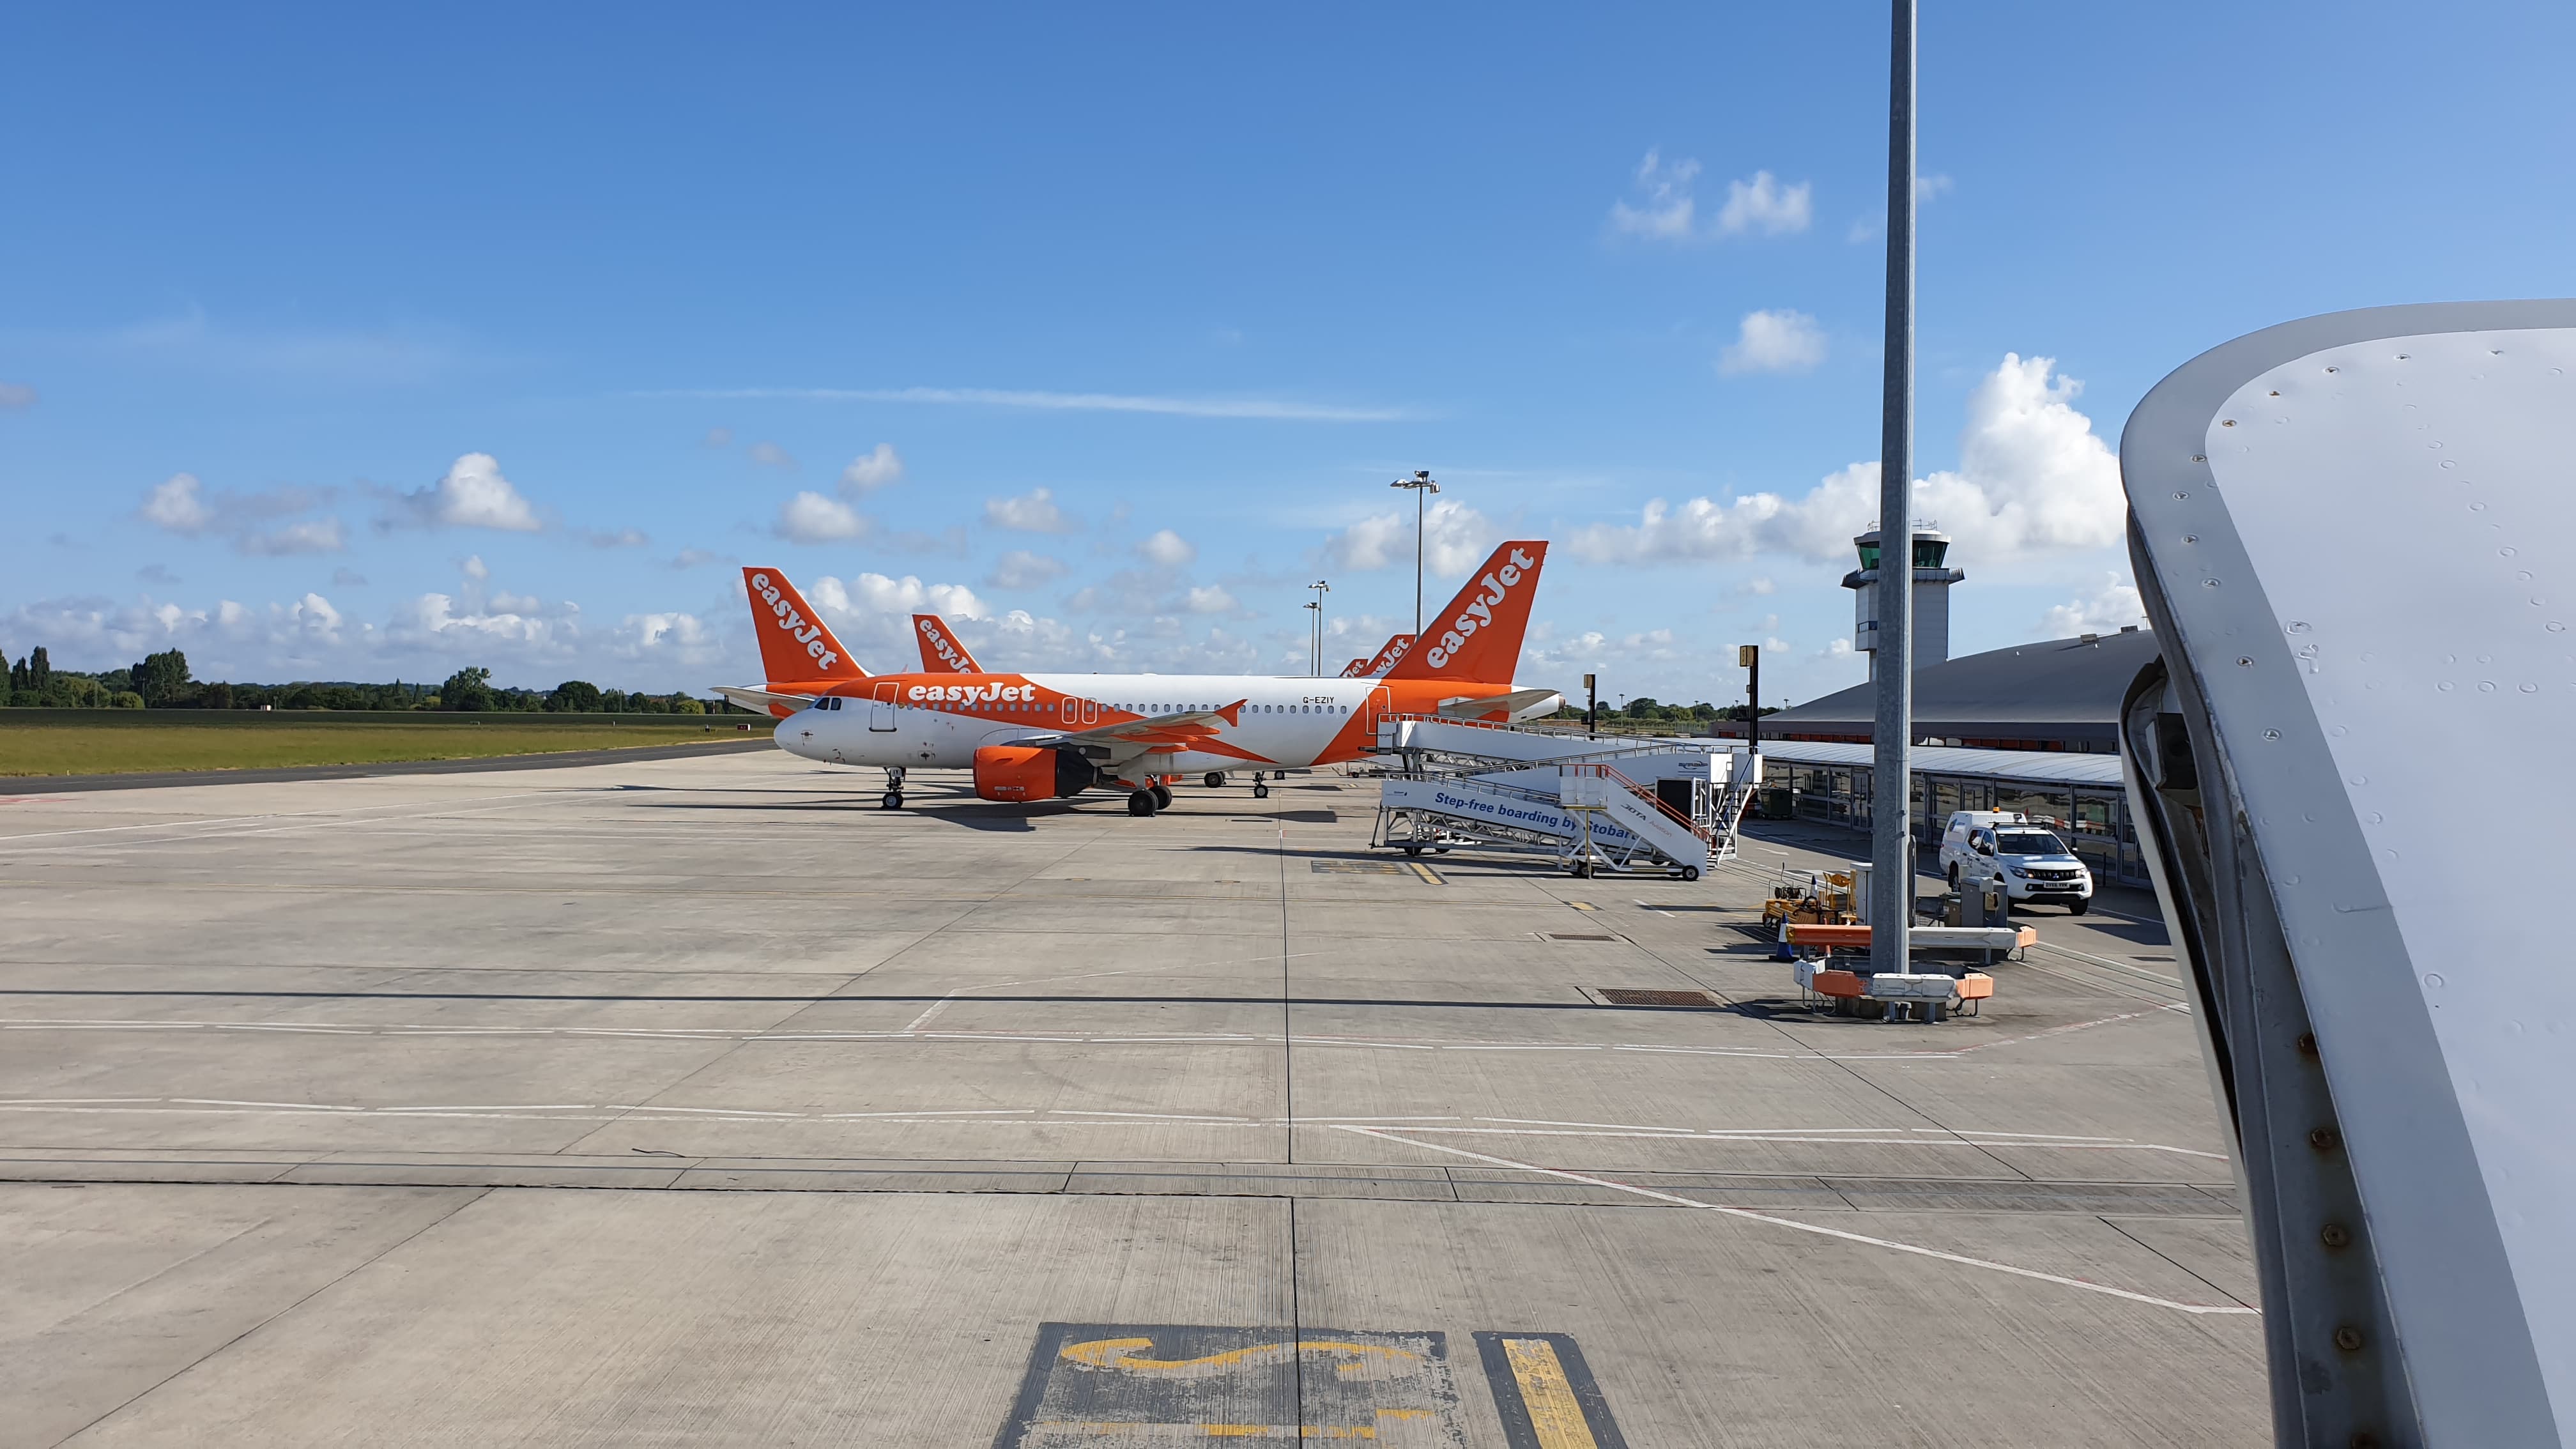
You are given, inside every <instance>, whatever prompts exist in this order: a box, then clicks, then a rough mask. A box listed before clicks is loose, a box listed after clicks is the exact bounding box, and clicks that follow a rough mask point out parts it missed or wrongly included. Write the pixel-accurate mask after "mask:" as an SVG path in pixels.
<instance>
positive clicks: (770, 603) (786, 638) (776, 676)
mask: <svg viewBox="0 0 2576 1449" xmlns="http://www.w3.org/2000/svg"><path fill="white" fill-rule="evenodd" d="M742 585H743V588H744V589H746V590H748V591H749V592H750V595H751V629H752V632H753V633H754V634H756V635H758V636H759V638H760V667H761V671H762V672H763V673H765V674H767V675H768V676H769V687H770V688H771V689H790V688H793V687H795V686H798V685H803V686H806V687H808V688H813V689H820V688H822V687H823V686H826V685H830V684H834V683H838V682H840V681H844V680H853V679H865V678H867V677H868V672H867V671H866V670H864V669H861V668H860V667H859V664H858V661H857V660H855V659H852V658H851V657H850V652H849V651H848V650H846V649H844V648H842V647H841V641H840V640H838V639H835V638H833V637H832V631H831V628H830V627H829V626H828V625H826V624H824V622H823V618H822V616H821V615H819V614H817V613H815V612H814V609H813V606H812V605H810V604H808V603H806V602H805V596H804V595H802V594H800V593H798V592H796V586H795V585H794V584H791V583H789V582H787V575H785V574H783V573H781V572H779V571H778V570H777V569H774V568H746V569H744V570H743V571H742Z"/></svg>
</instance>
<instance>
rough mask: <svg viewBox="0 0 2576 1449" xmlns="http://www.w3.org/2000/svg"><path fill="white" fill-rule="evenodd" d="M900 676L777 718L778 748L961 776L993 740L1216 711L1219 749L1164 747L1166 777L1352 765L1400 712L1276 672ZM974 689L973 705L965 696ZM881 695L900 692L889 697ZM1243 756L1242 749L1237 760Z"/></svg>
mask: <svg viewBox="0 0 2576 1449" xmlns="http://www.w3.org/2000/svg"><path fill="white" fill-rule="evenodd" d="M951 678H952V679H954V680H955V681H956V682H953V683H942V682H940V681H939V680H937V679H936V678H924V677H921V676H899V677H896V678H893V679H883V680H868V681H862V682H860V683H858V684H854V685H850V686H847V687H846V688H847V690H848V692H846V693H843V694H840V695H837V696H835V697H833V698H828V699H823V700H818V701H816V702H815V704H814V706H813V707H810V708H807V709H801V710H798V711H797V712H796V713H794V714H791V715H789V716H788V717H787V718H785V719H783V720H780V721H779V722H778V731H777V740H778V743H779V746H780V747H781V748H783V749H785V750H787V751H789V752H790V753H793V754H798V755H802V756H804V757H805V758H807V759H810V760H822V761H826V762H829V763H832V764H841V765H865V766H881V767H889V768H898V769H964V768H966V767H968V766H970V765H971V764H973V763H974V758H975V751H977V750H978V749H981V748H983V747H984V746H986V745H1009V744H1018V743H1023V742H1027V743H1041V742H1044V741H1045V740H1046V739H1048V738H1050V737H1053V736H1059V735H1065V734H1074V733H1079V732H1081V731H1085V730H1096V729H1101V728H1103V727H1106V726H1111V725H1116V724H1119V723H1121V722H1123V721H1127V720H1134V719H1152V718H1155V717H1158V716H1162V715H1171V714H1181V713H1186V712H1190V711H1196V710H1217V709H1224V708H1226V707H1227V706H1229V705H1232V704H1233V703H1234V702H1235V701H1237V700H1241V701H1243V709H1242V711H1241V712H1240V713H1239V714H1238V715H1237V716H1236V719H1235V722H1234V723H1233V724H1225V723H1223V722H1219V723H1217V725H1216V726H1215V729H1216V739H1217V741H1218V743H1220V744H1221V745H1222V746H1224V748H1222V749H1189V750H1175V751H1171V752H1168V753H1164V752H1157V754H1156V756H1155V758H1154V761H1153V768H1154V769H1155V770H1156V771H1157V772H1160V773H1170V774H1197V773H1201V772H1203V771H1210V770H1246V769H1262V768H1269V767H1275V766H1287V767H1292V768H1295V767H1303V766H1308V765H1313V764H1315V763H1316V762H1317V761H1318V760H1325V759H1343V758H1348V757H1349V756H1350V755H1351V754H1354V753H1356V748H1357V745H1359V744H1366V743H1371V742H1373V741H1371V740H1366V739H1360V738H1358V734H1359V728H1358V727H1359V726H1360V725H1362V724H1364V723H1365V722H1366V717H1367V716H1368V715H1369V714H1371V713H1373V712H1374V710H1375V709H1384V708H1393V707H1394V706H1393V704H1392V702H1391V697H1390V696H1389V695H1388V693H1387V691H1386V687H1385V685H1384V683H1383V682H1382V681H1379V680H1374V679H1295V678H1291V679H1281V678H1278V677H1276V676H1272V675H1207V674H1013V675H981V676H971V677H970V676H952V677H951ZM970 693H971V694H974V695H976V696H978V697H976V698H972V699H968V698H963V697H960V696H964V695H967V694H970ZM881 695H892V696H893V697H892V698H891V699H886V698H881V697H880V696H881ZM1238 752H1239V753H1238Z"/></svg>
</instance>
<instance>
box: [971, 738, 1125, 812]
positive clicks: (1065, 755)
mask: <svg viewBox="0 0 2576 1449" xmlns="http://www.w3.org/2000/svg"><path fill="white" fill-rule="evenodd" d="M1098 778H1099V771H1097V770H1095V769H1094V768H1092V764H1091V762H1090V761H1089V760H1086V759H1084V758H1083V757H1082V756H1080V755H1078V754H1075V753H1074V752H1073V751H1071V750H1057V749H1050V748H1048V747H1046V746H1044V745H986V746H984V747H983V748H982V749H979V750H977V751H976V752H975V793H976V794H977V795H979V796H981V797H983V798H984V799H987V800H1009V801H1016V802H1019V803H1023V804H1025V803H1027V802H1028V801H1031V800H1053V799H1055V798H1057V797H1059V796H1065V795H1079V794H1081V793H1082V792H1083V791H1084V790H1086V789H1088V788H1090V786H1091V785H1092V783H1093V782H1094V781H1096V780H1097V779H1098Z"/></svg>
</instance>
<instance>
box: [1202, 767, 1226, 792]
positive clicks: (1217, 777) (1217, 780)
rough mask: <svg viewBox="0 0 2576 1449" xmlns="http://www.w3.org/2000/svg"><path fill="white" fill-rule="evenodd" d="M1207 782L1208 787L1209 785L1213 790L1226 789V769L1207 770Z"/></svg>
mask: <svg viewBox="0 0 2576 1449" xmlns="http://www.w3.org/2000/svg"><path fill="white" fill-rule="evenodd" d="M1205 783H1206V785H1207V787H1208V788H1209V789H1211V790H1222V789H1224V788H1225V771H1223V770H1210V771H1208V772H1207V780H1206V782H1205Z"/></svg>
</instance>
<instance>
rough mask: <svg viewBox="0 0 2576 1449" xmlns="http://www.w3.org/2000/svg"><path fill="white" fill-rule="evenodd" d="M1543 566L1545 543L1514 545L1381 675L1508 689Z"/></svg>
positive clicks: (1523, 541) (1496, 556) (1485, 568)
mask: <svg viewBox="0 0 2576 1449" xmlns="http://www.w3.org/2000/svg"><path fill="white" fill-rule="evenodd" d="M1546 562H1547V541H1546V540H1545V539H1514V540H1512V541H1511V542H1509V543H1505V544H1503V545H1502V546H1501V547H1499V548H1497V549H1495V550H1494V552H1493V554H1492V555H1491V556H1490V557H1488V558H1487V559H1486V560H1485V563H1484V566H1483V567H1482V568H1479V569H1478V570H1476V573H1475V576H1474V577H1473V578H1470V579H1469V580H1468V581H1467V587H1465V588H1463V589H1460V590H1459V591H1458V597H1456V598H1454V599H1451V600H1450V601H1449V607H1447V608H1445V609H1443V610H1441V611H1440V612H1439V613H1438V614H1436V615H1433V616H1432V618H1431V619H1430V620H1429V621H1428V622H1426V623H1425V624H1424V625H1423V626H1422V636H1421V637H1420V638H1418V639H1416V640H1414V641H1413V644H1412V645H1411V647H1409V648H1407V649H1406V650H1405V651H1404V657H1403V658H1401V659H1398V660H1396V661H1395V667H1394V668H1392V669H1389V670H1388V671H1387V672H1386V677H1387V678H1389V679H1455V680H1465V681H1470V682H1473V683H1477V684H1509V683H1511V682H1512V667H1513V666H1514V665H1516V664H1518V663H1520V658H1521V636H1522V635H1524V634H1526V633H1528V632H1529V614H1530V600H1531V599H1533V598H1534V597H1536V596H1537V594H1538V571H1539V568H1540V566H1541V565H1543V564H1545V563H1546Z"/></svg>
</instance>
